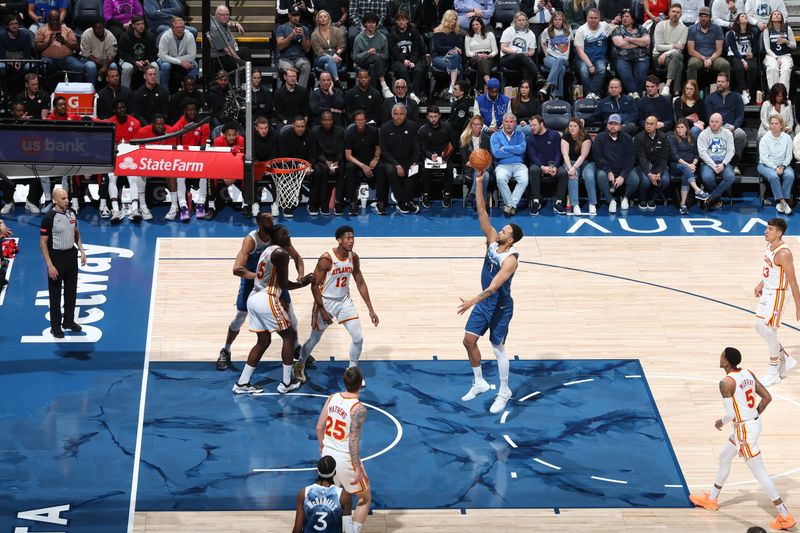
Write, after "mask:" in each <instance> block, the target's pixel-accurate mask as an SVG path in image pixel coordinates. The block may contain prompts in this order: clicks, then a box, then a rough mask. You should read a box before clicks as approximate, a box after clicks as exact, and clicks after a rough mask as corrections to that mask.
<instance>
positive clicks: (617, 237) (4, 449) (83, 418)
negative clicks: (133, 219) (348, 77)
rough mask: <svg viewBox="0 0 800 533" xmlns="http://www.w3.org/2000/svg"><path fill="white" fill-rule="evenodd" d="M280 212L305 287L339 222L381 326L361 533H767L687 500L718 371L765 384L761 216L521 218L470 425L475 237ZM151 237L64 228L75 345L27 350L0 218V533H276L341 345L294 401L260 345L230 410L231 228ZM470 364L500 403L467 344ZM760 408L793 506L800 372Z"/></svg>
mask: <svg viewBox="0 0 800 533" xmlns="http://www.w3.org/2000/svg"><path fill="white" fill-rule="evenodd" d="M301 211H303V210H298V216H297V217H296V218H295V219H294V220H291V221H288V222H287V225H288V226H289V228H290V231H291V232H292V236H293V244H294V245H295V247H296V248H297V249H298V251H299V252H300V254H301V255H302V256H303V257H304V260H305V268H306V272H310V271H311V270H312V269H313V267H314V265H315V263H316V258H317V257H318V256H319V255H320V254H321V253H322V252H323V251H325V250H326V249H328V248H330V247H332V246H334V245H335V240H334V239H333V232H334V230H335V228H336V227H337V226H338V225H340V224H345V223H347V224H351V225H353V226H354V227H355V230H356V243H355V251H356V252H357V253H358V254H359V255H360V257H361V261H362V270H363V272H364V276H365V278H366V281H367V283H368V285H369V288H370V294H371V298H372V301H373V304H374V307H375V310H376V312H377V313H378V315H379V317H380V320H381V323H380V325H379V326H378V327H377V328H375V327H372V326H371V325H369V323H368V320H366V321H363V328H364V336H365V344H364V354H363V355H362V363H361V365H360V366H361V367H362V369H363V370H364V372H365V376H366V379H367V383H368V387H367V389H366V390H365V391H364V393H363V395H362V400H363V401H364V402H365V403H366V404H367V406H368V409H369V415H368V418H367V422H366V425H365V430H364V437H363V454H362V455H363V456H365V457H369V458H368V459H367V460H366V462H365V467H366V470H367V473H368V474H369V476H370V480H371V483H372V485H373V492H374V504H375V509H374V512H373V515H372V516H371V517H370V518H369V520H368V521H367V523H366V527H365V528H364V531H365V532H394V531H415V532H416V531H431V532H432V531H437V532H441V531H453V532H455V531H459V532H478V531H485V530H487V529H489V528H491V530H493V531H532V530H540V529H541V530H549V531H579V530H587V529H596V530H602V531H646V530H651V529H652V530H655V529H658V530H681V531H691V532H701V531H702V532H711V531H717V532H730V531H744V530H745V529H746V528H747V527H748V526H750V525H761V526H762V527H765V528H768V521H769V519H770V518H772V517H773V515H774V514H775V512H774V508H773V506H772V504H771V503H770V502H769V500H768V498H767V496H766V495H765V494H764V493H763V491H762V490H761V487H760V486H759V485H758V483H757V482H756V481H755V480H754V479H753V478H752V476H751V474H750V472H749V470H748V469H747V468H746V466H745V465H744V463H743V462H742V461H741V460H740V459H737V460H735V461H734V466H733V469H732V473H731V476H730V478H729V481H728V483H727V484H726V486H725V488H724V490H723V492H722V495H721V497H720V504H721V506H722V507H721V509H720V511H719V512H717V513H710V512H707V511H702V510H697V509H693V508H691V506H690V504H689V502H688V500H687V494H688V493H689V491H698V490H703V489H708V488H709V487H710V485H711V483H712V482H713V480H714V476H715V473H716V469H717V453H718V451H719V450H720V449H721V448H722V446H723V445H724V443H725V441H726V439H727V436H728V431H727V428H726V430H724V431H723V432H721V433H720V432H718V431H716V430H715V429H714V427H713V424H714V420H716V419H717V418H719V417H720V416H721V415H722V412H723V407H722V402H721V401H720V398H719V390H718V386H717V384H718V382H719V380H720V379H721V378H722V376H723V373H722V370H720V369H719V368H718V362H719V353H720V352H721V351H722V349H723V348H724V347H725V346H728V345H730V346H735V347H738V348H739V349H740V350H741V351H742V353H743V354H744V358H745V360H744V364H743V366H745V367H747V368H751V369H752V370H753V371H754V373H755V374H756V375H758V376H760V375H761V374H762V373H763V371H764V370H765V369H766V357H767V356H766V345H765V344H764V343H763V342H762V340H761V339H760V337H759V336H758V335H757V334H756V332H755V331H754V329H753V319H754V315H753V312H752V311H753V310H754V308H755V303H756V302H755V298H754V297H753V294H752V290H753V287H754V286H755V284H756V283H757V282H758V280H759V278H758V276H759V264H760V261H761V255H762V253H763V249H764V246H765V245H764V241H763V237H762V236H761V234H762V233H763V229H764V221H765V220H767V219H768V218H770V217H771V216H773V215H772V213H774V210H771V209H766V208H765V209H763V210H759V209H757V208H755V207H748V206H747V205H744V206H737V208H735V209H733V210H731V209H730V208H727V209H726V210H725V211H723V212H722V214H718V215H712V216H708V215H706V214H705V213H701V212H696V213H693V215H692V216H690V217H685V218H683V219H680V218H678V217H677V216H675V215H674V214H673V213H672V210H669V211H665V210H663V208H659V210H658V211H656V212H655V214H654V215H646V216H643V215H640V214H639V213H638V212H634V211H633V210H631V212H630V214H629V215H628V216H620V217H614V218H612V217H609V216H608V215H607V214H601V215H598V216H597V217H593V218H589V217H574V216H570V217H560V218H556V217H555V215H552V214H551V212H547V213H543V214H542V215H541V216H540V217H538V218H535V219H533V218H532V217H530V216H528V215H518V216H517V217H516V218H515V219H514V221H515V222H518V223H519V224H520V225H521V226H522V228H523V230H524V231H525V232H526V237H525V238H524V239H523V241H521V242H520V243H519V245H518V248H519V249H520V252H521V260H522V261H521V264H520V268H519V270H518V273H517V275H516V276H515V279H514V283H513V294H514V298H515V315H514V319H513V321H512V325H511V330H510V335H509V339H508V342H507V350H508V352H509V354H510V355H511V356H512V361H511V379H510V386H511V388H512V390H513V392H514V396H513V400H512V401H510V402H509V403H508V405H507V408H506V410H505V411H504V412H503V413H501V414H499V415H491V414H489V413H488V406H489V405H490V404H491V401H492V399H493V393H492V392H489V393H487V394H485V395H483V396H480V397H478V398H477V399H475V400H473V401H471V402H461V401H460V397H461V396H462V395H463V394H464V393H465V392H466V390H467V389H468V388H469V385H470V381H471V372H470V370H469V365H468V363H467V361H466V356H465V353H464V349H463V347H462V345H461V338H462V336H463V327H464V323H465V321H466V318H465V317H462V316H458V315H456V313H455V310H456V306H457V304H458V302H459V300H458V298H459V296H462V297H469V296H472V295H474V294H475V293H477V292H478V290H479V276H480V267H481V264H482V256H483V252H484V244H483V238H482V236H481V234H480V230H479V229H478V225H477V221H476V220H475V218H474V215H473V214H472V213H471V212H467V211H464V210H463V209H462V208H461V207H460V206H455V207H454V208H452V209H450V210H447V211H440V210H439V209H437V208H434V209H433V210H432V211H426V212H424V213H423V214H421V215H419V216H413V217H402V216H399V215H393V216H390V217H381V218H378V217H376V216H375V215H374V214H370V215H369V216H366V215H363V214H362V215H361V216H359V217H347V216H345V217H337V218H335V217H314V218H311V217H308V216H307V214H305V213H304V212H303V213H301ZM155 215H156V222H155V223H153V224H149V225H148V224H144V225H142V226H141V227H138V228H137V227H134V226H132V225H129V224H127V223H125V224H124V225H122V226H120V227H117V228H111V227H109V226H106V225H104V223H101V222H100V221H99V220H98V219H96V218H94V213H91V214H85V213H82V214H81V222H80V223H81V231H82V235H83V239H84V242H86V243H87V244H89V245H91V247H90V248H89V249H88V250H87V251H88V252H89V264H88V265H87V267H86V268H85V269H83V270H82V271H81V280H80V286H79V295H78V307H80V308H81V310H80V312H79V313H78V316H79V317H80V319H81V320H82V323H83V325H84V335H82V337H83V338H80V337H78V338H73V340H72V342H54V339H51V338H48V337H49V335H47V334H46V331H47V329H48V327H49V325H48V324H49V323H48V320H47V318H46V313H47V301H46V300H47V298H46V279H45V274H44V271H43V268H42V265H41V262H42V261H41V258H40V256H39V253H38V249H37V248H38V220H39V219H38V218H35V217H27V216H19V217H17V218H16V219H11V220H9V221H8V223H9V225H10V226H11V227H12V229H13V230H14V231H15V234H16V236H18V237H19V239H20V247H21V249H22V253H21V254H20V255H19V256H18V257H17V259H15V261H14V264H13V270H12V276H11V279H10V287H9V289H8V291H7V293H6V294H4V295H2V297H4V299H3V300H0V301H2V305H0V316H2V317H3V319H2V322H3V324H4V325H5V327H4V328H2V332H0V335H2V344H3V347H4V348H3V357H2V363H1V364H2V369H3V372H2V374H0V387H2V389H0V390H2V393H0V394H2V399H3V402H2V407H1V408H0V414H2V416H0V456H1V457H2V460H1V461H0V472H2V475H0V524H2V525H3V526H4V529H6V530H10V531H15V532H20V533H21V532H22V531H30V532H35V531H69V532H116V531H137V532H141V533H145V532H147V533H150V532H159V533H160V532H167V531H169V532H176V531H185V532H199V531H202V532H205V531H208V532H211V531H225V532H256V531H259V532H263V531H289V530H290V529H291V524H292V522H293V517H294V511H293V510H291V509H293V507H294V505H293V497H294V494H295V493H296V491H297V490H298V489H299V488H301V487H302V486H304V485H305V484H308V483H310V482H311V481H313V478H314V474H313V471H312V470H311V469H312V467H313V465H314V463H315V460H316V455H315V454H316V449H317V448H316V436H315V432H314V424H315V423H316V418H317V414H318V412H319V409H320V407H321V405H322V403H323V402H324V398H325V396H326V395H327V394H328V393H330V392H331V391H335V390H339V389H340V388H341V386H342V385H341V372H342V370H343V369H344V368H345V367H346V365H347V363H346V360H347V351H348V347H349V336H348V335H347V332H346V331H345V330H344V328H342V327H337V326H334V327H331V328H329V330H328V331H327V332H326V334H325V336H324V337H323V339H322V341H321V342H320V344H319V345H318V346H317V348H316V350H315V354H314V355H315V356H316V357H317V359H318V362H317V364H316V368H315V369H312V370H311V371H310V372H309V378H310V381H309V382H308V383H306V384H305V385H304V386H303V387H302V388H301V389H300V390H299V391H297V392H296V393H295V394H290V395H286V396H279V395H277V394H275V386H276V385H277V382H278V376H279V362H278V359H279V358H278V350H279V343H278V342H275V341H273V345H272V346H271V347H270V348H269V350H268V351H267V354H266V356H265V358H264V360H263V361H262V363H261V365H260V366H259V368H258V370H257V371H256V373H255V374H254V377H253V381H257V382H259V383H261V384H263V385H264V387H265V393H264V394H262V395H258V396H252V397H250V396H247V397H234V395H233V394H232V393H231V391H230V389H231V386H232V385H233V382H234V380H235V379H236V378H237V377H238V374H239V370H241V365H242V364H243V360H244V358H245V357H246V354H247V351H248V350H249V349H250V347H251V345H252V343H253V342H254V335H253V334H251V333H249V332H248V331H246V329H243V331H242V333H241V335H240V336H239V339H237V341H236V342H235V343H234V345H233V359H234V366H235V367H236V369H237V370H236V371H226V372H218V371H217V370H216V369H215V368H214V362H215V360H216V357H217V353H218V352H219V349H220V347H221V346H222V341H223V340H224V335H225V331H226V328H227V325H228V323H229V322H230V320H231V318H232V316H233V311H234V307H233V303H234V300H235V296H236V291H237V288H238V278H235V277H233V276H232V275H231V268H232V265H233V258H234V256H235V254H236V252H237V251H238V248H239V246H240V244H241V240H242V237H243V236H244V235H245V233H246V232H247V231H248V230H249V229H251V228H252V226H251V225H250V224H249V223H245V222H244V221H243V220H242V219H241V217H240V216H239V215H238V213H233V212H232V211H230V210H226V211H224V212H223V213H222V216H221V217H219V218H218V220H217V221H215V222H213V223H203V222H196V221H194V220H193V221H192V223H191V224H189V225H185V226H183V225H179V224H175V223H164V222H162V221H160V220H159V215H162V216H163V213H161V212H160V210H156V211H155ZM506 221H507V219H504V218H502V217H500V216H496V217H495V218H494V219H493V224H494V225H495V226H496V227H500V226H501V225H502V224H504V223H505V222H506ZM791 224H792V221H791V220H790V232H789V233H790V234H793V233H795V232H794V231H793V229H794V228H792V227H791ZM786 240H787V242H788V244H789V246H790V247H795V246H797V239H796V238H795V237H791V236H788V237H787V239H786ZM42 291H44V292H42ZM293 300H294V302H295V307H296V309H297V312H298V316H299V318H300V324H301V326H300V337H301V340H302V339H304V338H305V337H307V335H308V332H309V324H310V314H311V302H312V299H311V294H310V292H309V291H307V290H298V291H294V293H293ZM354 300H355V302H356V306H357V308H359V310H360V311H361V312H362V318H363V316H366V313H365V307H364V306H363V304H362V303H361V300H360V298H359V296H358V295H354ZM793 316H794V304H793V302H789V303H788V304H787V307H786V308H785V314H784V320H785V321H786V324H785V325H784V327H783V328H782V329H781V338H782V341H783V344H784V346H786V347H787V349H788V350H789V352H790V353H797V352H798V351H800V339H799V338H798V335H797V329H796V326H797V323H796V322H795V321H794V319H793ZM43 330H44V333H43ZM480 346H481V348H482V350H483V353H484V363H485V364H484V373H485V375H486V376H487V379H488V380H489V381H490V382H491V383H494V384H497V376H496V367H495V365H494V362H493V357H492V356H491V349H490V346H489V344H488V340H482V341H481V343H480ZM142 391H144V394H142ZM770 392H771V393H772V395H773V403H772V404H771V405H770V406H769V409H768V410H767V413H766V415H765V417H764V424H763V433H762V436H761V440H760V445H761V448H762V450H763V452H764V461H765V465H766V467H767V469H768V471H769V472H770V474H771V475H772V476H773V477H774V478H775V481H776V484H777V487H778V489H779V491H780V492H781V495H782V496H783V498H784V500H785V501H786V503H787V505H788V506H789V509H790V510H794V508H795V507H797V506H798V505H800V503H798V502H795V500H794V494H795V492H796V490H797V479H798V475H800V459H798V456H797V453H796V452H795V447H796V446H795V445H794V444H795V441H796V438H797V434H798V430H797V429H796V428H795V427H794V425H793V424H792V423H791V422H792V421H793V420H796V419H797V418H798V414H800V374H797V375H792V376H790V377H789V379H787V380H786V381H784V382H783V383H781V384H780V385H777V386H775V387H773V388H771V389H770ZM795 512H797V511H795ZM25 528H27V529H25Z"/></svg>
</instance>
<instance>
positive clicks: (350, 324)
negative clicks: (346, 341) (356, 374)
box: [342, 320, 364, 366]
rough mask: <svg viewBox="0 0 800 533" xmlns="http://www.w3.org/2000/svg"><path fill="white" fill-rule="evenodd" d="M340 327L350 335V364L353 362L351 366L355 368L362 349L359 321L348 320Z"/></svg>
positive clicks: (362, 337)
mask: <svg viewBox="0 0 800 533" xmlns="http://www.w3.org/2000/svg"><path fill="white" fill-rule="evenodd" d="M342 325H343V326H344V329H346V330H347V332H348V333H349V334H350V362H351V363H352V362H353V361H355V363H353V364H352V366H356V364H358V360H359V358H360V357H361V350H362V349H363V348H364V335H363V334H362V333H361V321H360V320H348V321H347V322H345V323H343V324H342Z"/></svg>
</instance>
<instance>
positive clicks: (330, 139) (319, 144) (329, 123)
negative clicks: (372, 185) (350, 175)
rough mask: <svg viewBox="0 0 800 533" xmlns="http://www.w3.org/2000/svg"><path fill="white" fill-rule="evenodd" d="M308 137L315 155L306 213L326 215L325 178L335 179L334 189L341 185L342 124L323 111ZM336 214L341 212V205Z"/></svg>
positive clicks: (342, 171)
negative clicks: (311, 141)
mask: <svg viewBox="0 0 800 533" xmlns="http://www.w3.org/2000/svg"><path fill="white" fill-rule="evenodd" d="M326 74H327V73H326ZM328 75H329V76H330V74H328ZM311 138H312V139H313V140H314V143H315V145H316V150H315V151H316V154H317V159H316V161H314V174H313V176H312V179H311V193H310V194H309V197H308V214H309V215H316V214H317V213H321V214H323V215H330V214H331V212H330V209H329V208H328V199H329V198H330V188H328V180H330V179H333V180H335V182H336V190H337V191H338V190H339V189H343V188H344V128H342V127H341V126H337V125H335V124H334V121H333V113H331V112H330V111H323V112H322V115H321V116H320V123H319V126H316V127H315V128H314V129H313V130H312V131H311ZM336 214H337V215H341V214H342V212H341V209H340V210H339V212H337V213H336Z"/></svg>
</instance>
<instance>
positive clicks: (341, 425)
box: [325, 416, 347, 440]
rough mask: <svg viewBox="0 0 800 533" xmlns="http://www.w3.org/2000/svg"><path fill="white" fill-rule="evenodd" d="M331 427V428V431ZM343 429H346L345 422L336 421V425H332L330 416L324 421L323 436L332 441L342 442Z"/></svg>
mask: <svg viewBox="0 0 800 533" xmlns="http://www.w3.org/2000/svg"><path fill="white" fill-rule="evenodd" d="M331 426H333V428H332V429H331ZM345 428H347V422H345V421H344V420H337V421H336V423H334V421H333V418H331V417H330V416H329V417H328V419H327V420H325V434H326V435H327V436H329V437H331V438H332V439H336V440H344V430H345Z"/></svg>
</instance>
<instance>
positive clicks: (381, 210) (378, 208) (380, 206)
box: [375, 202, 386, 215]
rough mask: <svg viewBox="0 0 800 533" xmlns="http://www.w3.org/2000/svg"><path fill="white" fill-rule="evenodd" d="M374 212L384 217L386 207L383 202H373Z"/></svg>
mask: <svg viewBox="0 0 800 533" xmlns="http://www.w3.org/2000/svg"><path fill="white" fill-rule="evenodd" d="M375 212H376V213H378V214H379V215H385V214H386V205H385V204H384V203H383V202H375Z"/></svg>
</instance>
